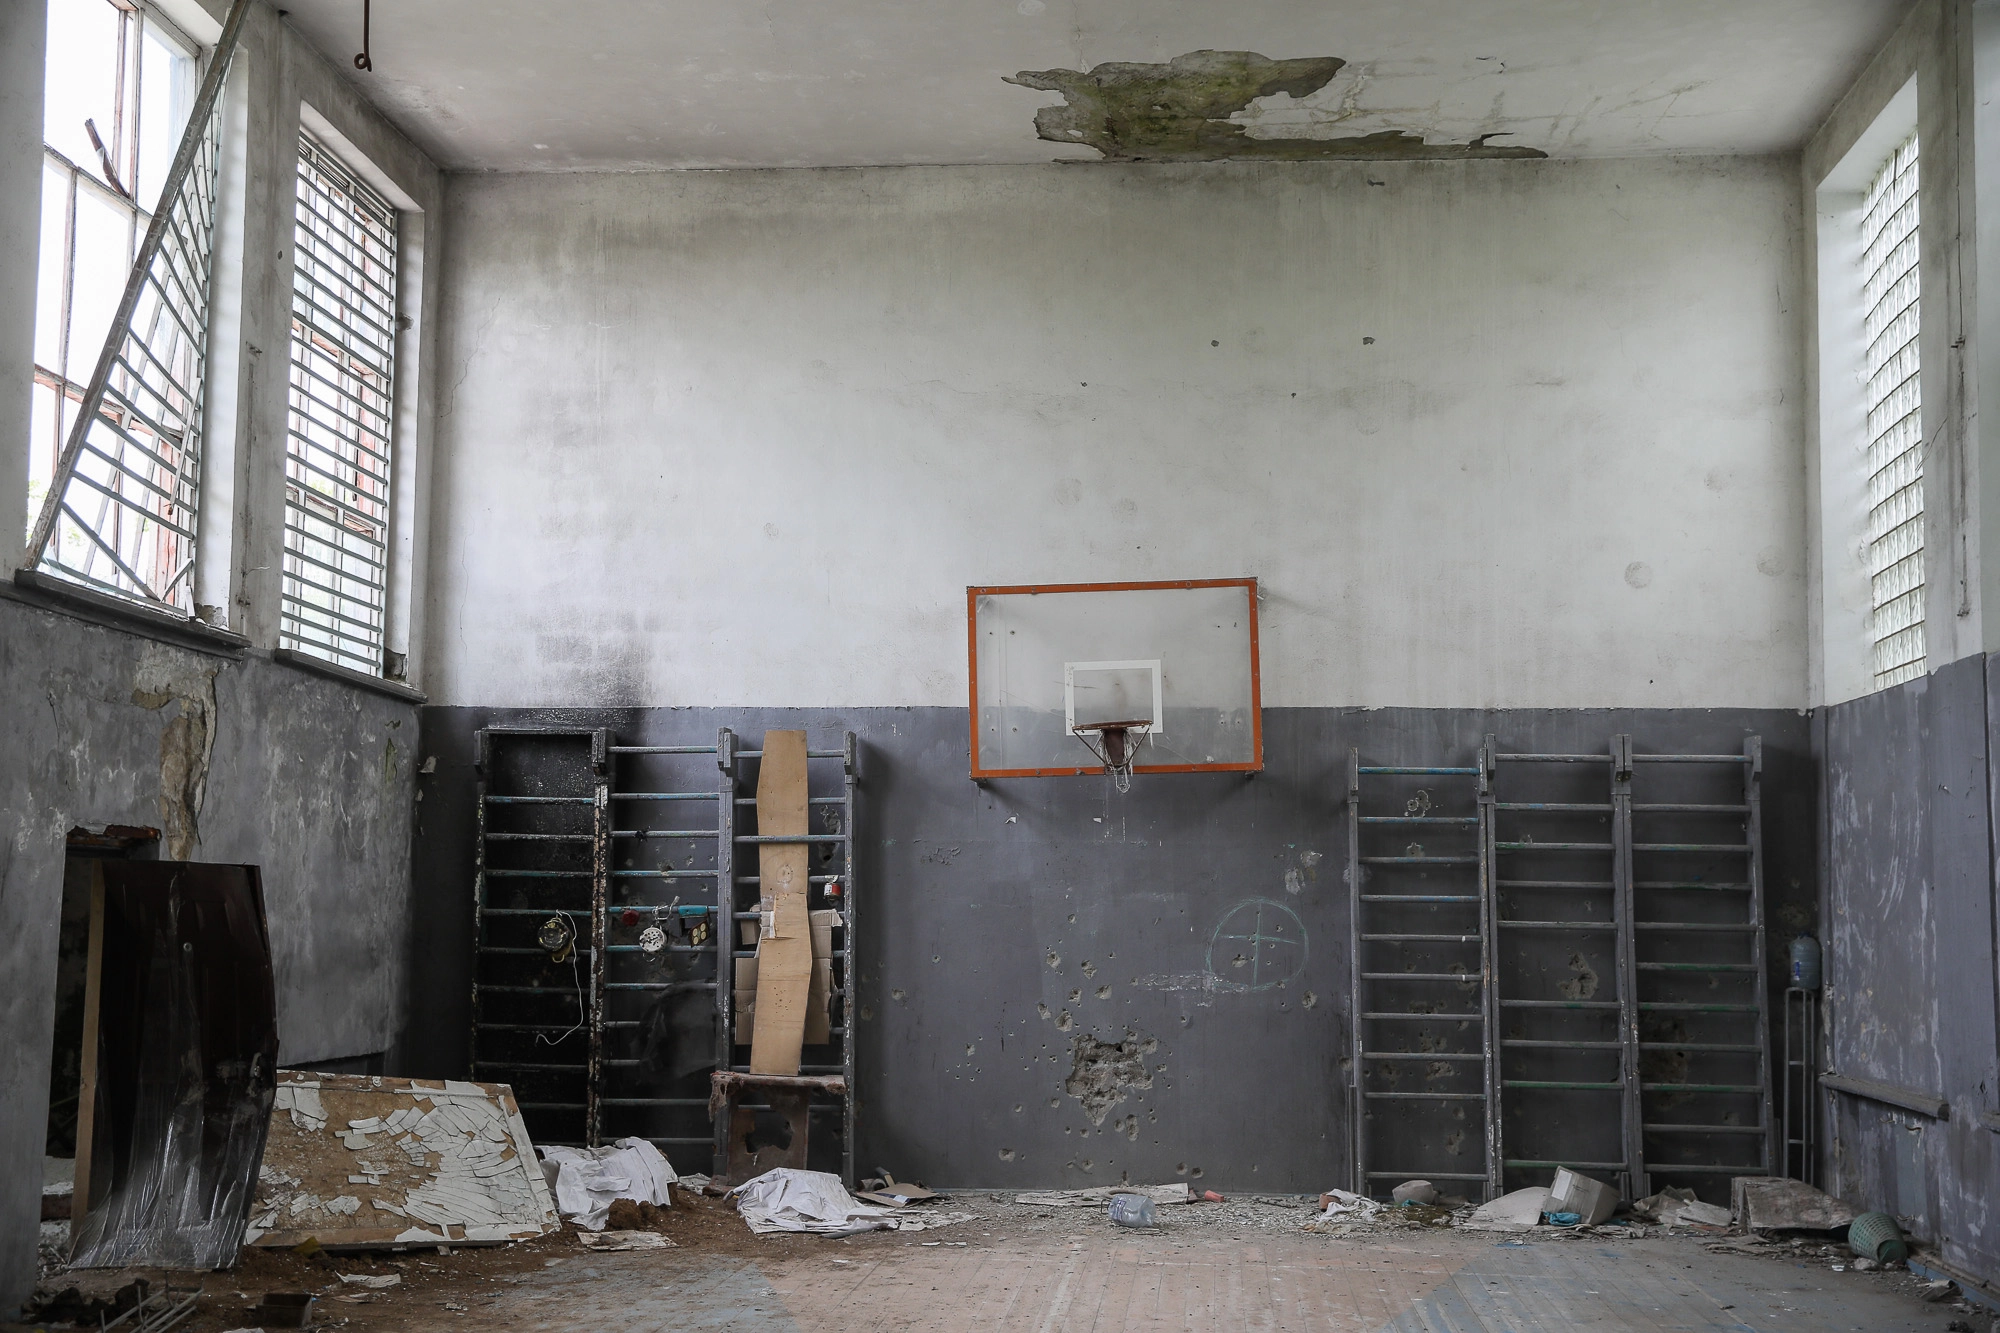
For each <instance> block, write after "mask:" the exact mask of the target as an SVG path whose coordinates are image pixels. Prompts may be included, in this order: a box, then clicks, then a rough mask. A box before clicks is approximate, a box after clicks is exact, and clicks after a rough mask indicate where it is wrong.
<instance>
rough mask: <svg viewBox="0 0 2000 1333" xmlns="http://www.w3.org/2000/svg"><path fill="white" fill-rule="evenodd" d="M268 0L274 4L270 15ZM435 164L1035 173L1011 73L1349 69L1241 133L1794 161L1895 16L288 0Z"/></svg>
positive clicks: (1581, 3)
mask: <svg viewBox="0 0 2000 1333" xmlns="http://www.w3.org/2000/svg"><path fill="white" fill-rule="evenodd" d="M278 2H279V3H280V4H284V3H287V0H278ZM288 3H289V5H290V13H291V20H290V21H291V22H293V23H295V24H296V25H297V26H298V27H299V29H300V30H301V31H303V32H304V33H305V34H306V36H307V37H308V38H309V39H310V40H311V41H312V42H313V44H314V45H315V46H317V47H319V48H320V49H321V50H322V51H324V52H325V53H326V54H327V55H328V56H329V57H330V58H332V59H333V60H334V61H335V62H336V64H338V65H339V66H340V67H341V68H343V69H345V70H346V71H348V73H349V75H350V77H351V78H353V79H354V80H355V82H356V83H357V84H358V85H359V86H360V87H362V88H363V89H365V90H366V91H367V94H368V96H369V97H370V98H371V99H372V100H373V101H375V102H376V104H377V105H379V106H381V107H382V108H383V110H385V111H386V112H387V113H388V114H389V115H390V117H391V118H392V119H394V120H395V121H396V122H397V123H398V124H399V125H401V126H402V127H403V128H404V130H405V131H406V132H408V133H409V134H410V135H411V136H412V137H413V138H414V139H415V140H416V141H417V142H418V143H419V144H421V145H422V146H424V147H425V148H426V149H427V150H428V151H430V152H431V153H432V154H433V156H435V157H436V158H437V159H438V161H440V162H441V163H442V164H444V165H446V166H448V167H452V168H459V169H489V170H501V171H520V170H569V169H621V168H659V167H789V166H802V167H805V166H812V167H817V166H857V165H866V164H894V163H912V162H921V163H971V162H1047V161H1051V160H1054V159H1058V158H1077V157H1084V158H1091V159H1094V158H1095V157H1096V156H1097V155H1096V154H1095V153H1094V152H1092V151H1090V150H1088V149H1084V150H1079V149H1078V148H1077V147H1075V146H1074V145H1063V144H1057V143H1048V142H1043V141H1041V140H1039V139H1038V138H1037V137H1036V135H1035V129H1034V114H1035V110H1036V109H1037V108H1038V107H1042V106H1049V105H1056V104H1060V102H1061V101H1062V98H1061V97H1060V95H1058V94H1055V93H1045V92H1035V91H1031V90H1029V89H1025V88H1020V87H1016V86H1013V85H1011V84H1007V83H1004V82H1002V79H1003V77H1005V76H1007V75H1011V74H1014V73H1016V72H1017V71H1021V70H1042V69H1052V68H1069V69H1079V70H1087V69H1089V68H1090V67H1091V66H1093V65H1095V64H1098V63H1099V62H1103V61H1148V62H1160V61H1167V60H1170V59H1172V58H1173V57H1174V56H1177V55H1180V54H1182V53H1184V52H1188V51H1194V50H1200V49H1204V48H1212V49H1218V50H1246V51H1256V52H1260V53H1262V54H1263V55H1266V56H1270V57H1272V58H1274V59H1283V58H1287V57H1298V56H1338V57H1340V58H1342V59H1344V60H1346V61H1347V62H1348V64H1347V67H1346V68H1345V69H1343V70H1341V72H1340V73H1339V74H1338V75H1337V76H1336V77H1335V78H1334V80H1333V81H1332V83H1330V84H1328V85H1327V86H1326V87H1325V88H1323V89H1321V90H1320V91H1319V92H1317V93H1314V94H1312V95H1311V96H1309V97H1306V98H1303V99H1300V100H1298V101H1296V102H1295V101H1294V100H1293V99H1292V98H1290V97H1289V96H1286V95H1283V94H1280V95H1278V96H1276V97H1272V98H1266V99H1262V100H1261V101H1259V102H1258V103H1255V104H1253V105H1252V106H1251V107H1250V108H1249V109H1248V110H1247V111H1245V112H1243V113H1240V114H1239V115H1238V116H1237V117H1236V119H1237V120H1239V121H1240V122H1242V123H1244V124H1245V125H1246V127H1247V129H1248V132H1249V133H1250V134H1251V135H1252V136H1265V137H1284V138H1301V137H1335V136H1348V135H1356V134H1367V133H1372V132H1377V131H1383V130H1401V131H1407V132H1412V133H1416V134H1421V135H1423V136H1424V137H1425V139H1426V140H1428V141H1430V142H1453V143H1459V142H1464V141H1466V140H1469V139H1471V138H1473V137H1475V136H1477V135H1481V134H1496V133H1497V134H1504V135H1506V136H1508V137H1506V138H1502V139H1499V140H1496V142H1498V143H1508V144H1520V145H1525V146H1528V147H1533V148H1539V149H1542V150H1544V151H1546V152H1548V153H1549V154H1551V155H1553V156H1559V157H1618V156H1631V155H1639V154H1655V153H1706V152H1728V153H1762V152H1774V151H1781V150H1785V149H1790V148H1795V147H1797V146H1798V145H1800V144H1801V143H1802V142H1803V141H1804V140H1805V138H1806V136H1807V135H1808V134H1809V133H1810V132H1811V130H1812V129H1813V128H1814V127H1815V125H1816V124H1817V123H1818V121H1819V119H1820V118H1821V117H1822V116H1824V115H1825V113H1826V112H1827V110H1828V109H1829V108H1830V107H1831V106H1832V104H1833V102H1834V99H1835V98H1836V97H1838V96H1839V94H1840V92H1841V91H1842V90H1843V89H1844V88H1845V87H1846V86H1847V84H1848V82H1849V81H1850V80H1851V79H1852V78H1853V77H1854V75H1855V74H1857V73H1858V72H1859V70H1860V68H1861V66H1862V65H1863V64H1864V63H1865V62H1866V60H1867V58H1868V56H1869V55H1870V54H1871V53H1872V52H1873V51H1874V50H1875V49H1876V48H1877V47H1878V46H1879V45H1880V44H1881V42H1882V41H1883V40H1884V39H1886V37H1887V36H1888V34H1889V31H1890V30H1891V29H1892V28H1893V27H1894V25H1895V23H1896V21H1897V20H1898V19H1899V18H1900V17H1901V16H1902V14H1903V13H1904V12H1906V11H1907V9H1908V8H1909V0H1261V2H1260V0H761V3H750V2H748V0H737V2H736V3H729V2H727V0H706V2H705V3H702V2H698V0H561V3H555V4H551V3H549V2H548V0H397V2H395V3H388V4H378V5H376V6H374V34H373V42H372V48H373V51H372V54H373V57H374V64H375V72H374V73H373V74H362V73H358V72H356V71H354V69H353V65H352V58H353V55H354V53H355V52H356V51H357V50H359V49H360V30H361V0H288Z"/></svg>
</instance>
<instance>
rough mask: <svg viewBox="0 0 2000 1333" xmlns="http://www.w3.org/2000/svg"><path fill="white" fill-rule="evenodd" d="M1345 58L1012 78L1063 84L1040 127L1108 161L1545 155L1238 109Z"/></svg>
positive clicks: (1206, 55)
mask: <svg viewBox="0 0 2000 1333" xmlns="http://www.w3.org/2000/svg"><path fill="white" fill-rule="evenodd" d="M1346 64H1347V62H1346V61H1344V60H1342V59H1340V58H1339V57H1338V56H1305V57H1301V58H1298V59H1293V60H1272V59H1270V58H1269V57H1268V56H1262V55H1259V54H1257V53H1256V52H1255V51H1190V52H1188V53H1187V54H1186V55H1182V56H1175V57H1174V58H1173V59H1172V60H1170V61H1168V62H1167V63H1166V64H1164V65H1148V64H1131V63H1126V62H1119V61H1111V62H1106V63H1105V64H1102V65H1097V66H1095V67H1093V68H1092V69H1091V70H1090V71H1089V72H1088V73H1083V72H1079V71H1077V70H1073V69H1045V70H1022V71H1021V72H1020V73H1019V74H1016V75H1015V76H1014V77H1013V78H1011V79H1008V80H1007V82H1009V83H1014V84H1019V85H1020V86H1021V87H1023V88H1034V89H1037V90H1039V91H1042V92H1054V93H1061V94H1062V96H1063V101H1064V105H1062V106H1047V107H1043V108H1042V109H1041V110H1039V111H1037V112H1036V113H1035V132H1036V133H1037V134H1039V135H1040V136H1041V137H1042V138H1044V139H1048V140H1051V141H1053V142H1055V143H1073V144H1080V145H1083V146H1085V147H1089V148H1095V149H1096V150H1097V151H1098V152H1100V153H1102V154H1103V155H1104V160H1105V161H1107V162H1212V161H1217V160H1219V159H1224V158H1249V159H1257V160H1279V161H1315V160H1323V159H1335V160H1339V159H1347V160H1368V161H1379V160H1382V159H1388V158H1401V159H1422V158H1431V159H1436V158H1467V157H1546V156H1547V154H1546V153H1544V152H1542V151H1541V150H1540V149H1538V148H1524V147H1520V146H1504V145H1498V144H1492V143H1489V142H1487V141H1488V139H1490V138H1491V137H1493V136H1491V135H1480V136H1478V137H1476V138H1474V139H1472V140H1470V141H1469V142H1466V143H1427V142H1425V140H1424V136H1423V135H1421V134H1415V133H1412V132H1410V131H1408V130H1395V129H1391V130H1381V131H1377V132H1373V133H1367V134H1354V135H1345V136H1342V135H1315V136H1313V137H1307V138H1288V137H1281V136H1276V135H1272V134H1271V133H1269V131H1268V130H1260V133H1258V134H1256V135H1254V136H1253V135H1252V134H1251V133H1250V131H1249V129H1248V128H1247V127H1246V126H1245V125H1244V124H1241V123H1238V122H1237V121H1235V120H1232V119H1231V118H1232V117H1234V116H1236V115H1237V114H1238V113H1240V112H1243V111H1245V110H1246V109H1248V108H1249V107H1250V106H1251V104H1252V103H1253V102H1256V101H1258V100H1259V99H1260V98H1267V97H1277V96H1279V95H1281V94H1282V95H1284V96H1286V97H1289V98H1292V99H1294V100H1295V101H1296V100H1301V99H1304V98H1308V97H1311V96H1312V94H1314V93H1316V92H1318V91H1320V90H1321V89H1322V88H1325V87H1326V86H1327V84H1329V83H1331V82H1332V81H1333V77H1334V75H1336V74H1338V73H1340V71H1341V69H1342V68H1343V67H1344V66H1345V65H1346Z"/></svg>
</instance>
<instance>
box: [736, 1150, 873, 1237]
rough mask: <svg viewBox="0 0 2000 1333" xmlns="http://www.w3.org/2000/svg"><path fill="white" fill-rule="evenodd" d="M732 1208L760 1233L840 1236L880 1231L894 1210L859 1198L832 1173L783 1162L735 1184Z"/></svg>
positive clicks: (751, 1227) (753, 1229) (752, 1228)
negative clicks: (776, 1166) (748, 1179)
mask: <svg viewBox="0 0 2000 1333" xmlns="http://www.w3.org/2000/svg"><path fill="white" fill-rule="evenodd" d="M736 1211H737V1212H739V1213H741V1214H743V1220H744V1221H745V1222H747V1223H749V1225H750V1229H751V1230H752V1231H754V1232H756V1233H757V1234H758V1235H763V1234H765V1233H766V1232H771V1231H811V1232H817V1233H819V1234H820V1235H840V1234H842V1233H844V1232H849V1231H879V1230H882V1229H883V1228H884V1227H885V1225H886V1219H887V1218H888V1216H889V1214H890V1213H891V1212H892V1211H894V1210H893V1209H889V1208H878V1207H875V1206H874V1205H873V1204H866V1203H862V1202H860V1201H859V1200H858V1199H856V1198H855V1197H854V1196H853V1195H852V1194H849V1193H848V1192H847V1187H846V1186H844V1185H842V1184H841V1183H840V1177H839V1176H836V1175H833V1174H831V1173H830V1172H826V1171H801V1170H798V1169H797V1168H796V1167H789V1166H781V1167H778V1168H776V1169H775V1170H771V1171H766V1172H765V1173H764V1174H763V1175H761V1176H758V1177H757V1178H756V1179H755V1180H752V1181H750V1182H748V1183H747V1184H744V1185H740V1186H738V1187H737V1189H736Z"/></svg>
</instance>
